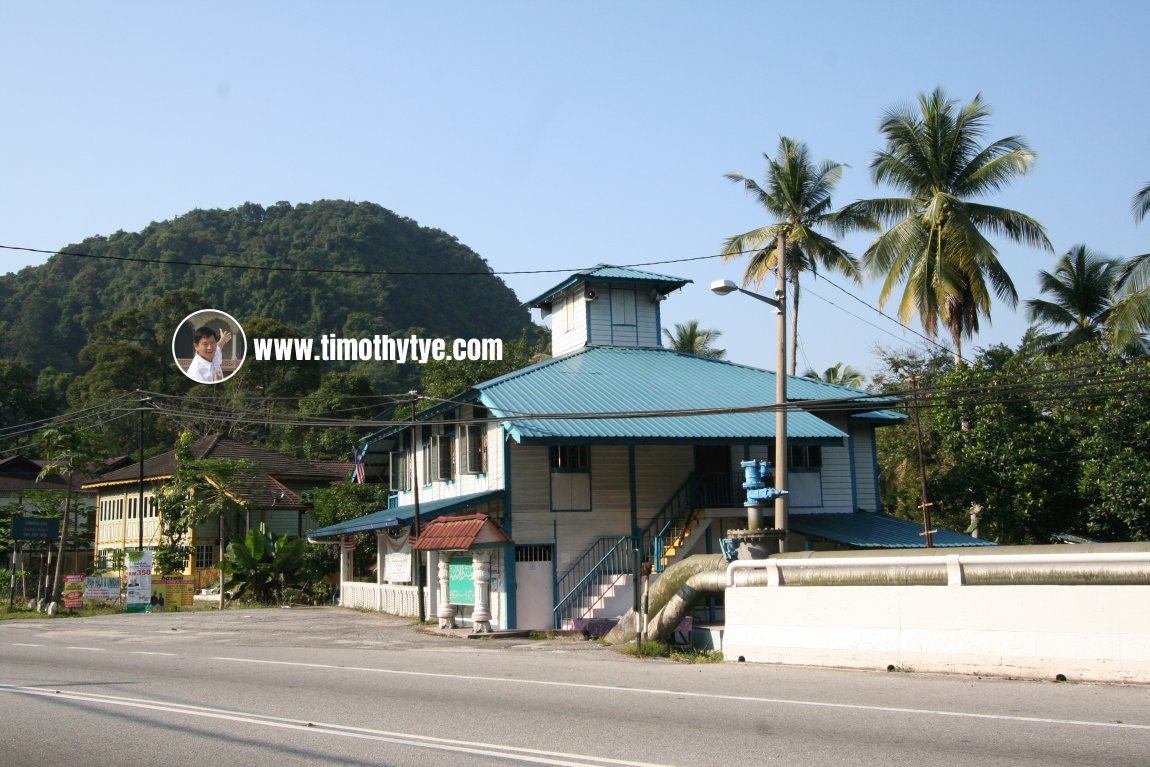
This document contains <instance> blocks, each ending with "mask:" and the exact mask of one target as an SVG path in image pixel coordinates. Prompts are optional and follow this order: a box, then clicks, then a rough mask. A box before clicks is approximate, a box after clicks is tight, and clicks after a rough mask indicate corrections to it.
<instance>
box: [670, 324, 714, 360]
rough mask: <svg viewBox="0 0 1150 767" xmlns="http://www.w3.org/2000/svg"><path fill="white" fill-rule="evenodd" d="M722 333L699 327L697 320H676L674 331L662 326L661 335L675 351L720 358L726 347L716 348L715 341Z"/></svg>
mask: <svg viewBox="0 0 1150 767" xmlns="http://www.w3.org/2000/svg"><path fill="white" fill-rule="evenodd" d="M721 335H723V332H722V331H721V330H708V329H706V328H700V327H699V321H698V320H690V321H688V322H676V323H675V332H674V333H672V332H671V331H670V330H667V329H666V328H663V336H664V337H665V338H666V339H667V346H669V347H670V348H672V349H674V350H675V351H677V352H684V353H686V354H696V355H698V356H700V357H710V358H712V359H716V360H721V359H723V358H724V357H726V356H727V350H726V349H716V348H715V347H714V343H715V341H718V340H719V336H721Z"/></svg>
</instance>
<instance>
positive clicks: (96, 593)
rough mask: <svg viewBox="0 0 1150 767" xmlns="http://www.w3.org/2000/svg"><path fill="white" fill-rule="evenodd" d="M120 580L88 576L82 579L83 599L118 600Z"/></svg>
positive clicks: (117, 578)
mask: <svg viewBox="0 0 1150 767" xmlns="http://www.w3.org/2000/svg"><path fill="white" fill-rule="evenodd" d="M119 598H120V578H119V576H117V577H114V578H110V577H107V576H101V575H89V576H88V577H87V578H85V579H84V599H119Z"/></svg>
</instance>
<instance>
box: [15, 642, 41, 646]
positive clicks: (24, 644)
mask: <svg viewBox="0 0 1150 767" xmlns="http://www.w3.org/2000/svg"><path fill="white" fill-rule="evenodd" d="M12 646H13V647H43V646H44V645H42V644H29V643H28V642H13V643H12Z"/></svg>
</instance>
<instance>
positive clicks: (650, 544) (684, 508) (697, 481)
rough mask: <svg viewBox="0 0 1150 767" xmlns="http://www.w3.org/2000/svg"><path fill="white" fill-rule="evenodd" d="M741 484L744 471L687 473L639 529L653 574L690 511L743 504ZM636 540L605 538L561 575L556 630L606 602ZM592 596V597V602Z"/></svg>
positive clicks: (630, 560)
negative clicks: (606, 590) (608, 593)
mask: <svg viewBox="0 0 1150 767" xmlns="http://www.w3.org/2000/svg"><path fill="white" fill-rule="evenodd" d="M742 482H743V473H742V472H741V471H730V472H708V473H706V474H701V475H696V474H695V473H694V472H692V473H691V474H690V475H688V477H687V479H686V480H685V481H684V482H683V484H681V485H680V486H679V487H678V488H677V489H676V490H675V492H674V493H673V494H672V495H671V497H670V498H669V499H668V500H667V502H666V503H665V504H663V506H662V508H660V509H659V511H658V512H657V513H656V514H655V516H654V517H652V518H651V521H649V522H648V523H647V524H646V525H644V526H643V529H642V530H641V531H640V532H639V541H638V543H639V548H640V551H641V552H642V557H643V560H644V561H646V562H650V563H651V566H652V570H653V571H654V572H662V571H663V569H664V565H663V557H664V552H665V551H666V548H667V540H668V539H669V538H670V537H672V535H673V533H674V532H675V531H676V529H677V528H678V527H682V526H685V525H686V524H688V523H689V521H690V517H691V515H692V514H693V513H694V512H696V511H698V510H699V509H702V508H703V507H706V506H710V507H724V508H726V507H734V506H742V505H743V498H742V497H741V494H742V492H743V491H742ZM635 543H636V542H635V541H634V540H632V538H631V536H629V535H625V536H621V537H618V538H600V539H598V540H597V541H595V542H594V543H593V544H591V546H590V547H589V548H588V549H587V551H585V552H584V553H583V555H582V556H580V557H579V559H578V560H576V561H575V563H574V564H572V565H571V567H569V568H567V570H566V571H565V572H564V573H563V574H562V575H561V576H559V583H558V589H557V591H558V594H559V600H558V601H557V602H556V605H555V609H554V611H553V615H554V622H555V623H554V625H555V628H563V627H564V626H565V625H567V624H569V623H573V622H574V619H575V618H581V617H583V616H585V615H586V614H587V613H589V612H590V611H591V610H592V609H594V607H595V606H596V605H597V604H598V603H599V602H601V601H602V599H603V597H602V593H603V591H604V590H605V587H609V586H611V585H613V584H614V583H616V582H618V581H619V580H621V579H622V577H623V576H625V575H627V574H629V573H630V572H632V570H633V569H634V562H633V554H632V549H633V548H634V546H635ZM588 599H591V600H593V601H592V602H591V603H590V604H588Z"/></svg>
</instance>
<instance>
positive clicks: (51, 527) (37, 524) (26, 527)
mask: <svg viewBox="0 0 1150 767" xmlns="http://www.w3.org/2000/svg"><path fill="white" fill-rule="evenodd" d="M59 537H60V520H59V519H58V518H56V517H25V516H15V517H13V518H12V540H14V541H54V540H56V539H58V538H59Z"/></svg>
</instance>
